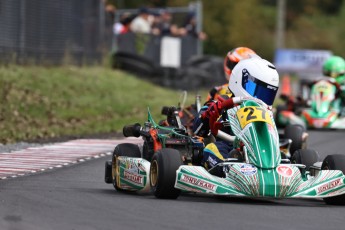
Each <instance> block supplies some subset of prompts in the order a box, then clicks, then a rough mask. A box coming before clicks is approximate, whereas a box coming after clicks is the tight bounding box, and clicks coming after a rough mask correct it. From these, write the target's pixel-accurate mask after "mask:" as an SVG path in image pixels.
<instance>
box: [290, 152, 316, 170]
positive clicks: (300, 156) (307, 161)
mask: <svg viewBox="0 0 345 230" xmlns="http://www.w3.org/2000/svg"><path fill="white" fill-rule="evenodd" d="M318 161H319V155H318V153H317V152H316V151H315V150H313V149H299V150H296V152H295V153H294V154H293V155H292V157H291V163H293V164H303V165H305V166H306V170H309V168H310V166H312V165H313V164H314V163H315V162H318Z"/></svg>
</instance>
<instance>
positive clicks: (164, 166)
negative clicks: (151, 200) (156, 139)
mask: <svg viewBox="0 0 345 230" xmlns="http://www.w3.org/2000/svg"><path fill="white" fill-rule="evenodd" d="M182 163H183V162H182V158H181V155H180V153H179V151H177V150H175V149H170V148H164V149H161V150H159V151H157V152H156V153H155V155H153V158H152V161H151V167H150V185H151V189H152V191H153V194H154V195H155V196H156V197H157V198H160V199H176V198H177V197H178V196H179V195H180V193H181V190H179V189H176V188H175V187H174V185H175V180H176V170H177V169H178V168H179V167H180V166H181V165H182Z"/></svg>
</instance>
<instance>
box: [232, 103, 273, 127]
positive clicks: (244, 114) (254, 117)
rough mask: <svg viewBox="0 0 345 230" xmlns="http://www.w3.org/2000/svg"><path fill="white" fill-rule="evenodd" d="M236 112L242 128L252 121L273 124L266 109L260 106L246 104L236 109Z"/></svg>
mask: <svg viewBox="0 0 345 230" xmlns="http://www.w3.org/2000/svg"><path fill="white" fill-rule="evenodd" d="M236 114H237V118H238V120H239V122H240V125H241V128H242V129H243V128H244V127H245V126H246V125H248V124H249V123H251V122H254V121H263V122H266V123H269V124H271V125H273V123H272V120H271V116H270V115H269V113H268V112H267V110H265V109H264V108H261V107H257V106H246V107H243V108H240V109H239V110H237V113H236Z"/></svg>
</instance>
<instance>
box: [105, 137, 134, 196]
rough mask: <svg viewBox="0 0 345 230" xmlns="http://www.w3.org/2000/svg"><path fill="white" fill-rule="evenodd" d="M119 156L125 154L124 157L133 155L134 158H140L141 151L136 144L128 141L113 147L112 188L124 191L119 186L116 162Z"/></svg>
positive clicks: (118, 170) (118, 172) (118, 169)
mask: <svg viewBox="0 0 345 230" xmlns="http://www.w3.org/2000/svg"><path fill="white" fill-rule="evenodd" d="M120 156H125V157H134V158H140V157H141V153H140V149H139V146H138V145H135V144H130V143H124V144H119V145H117V146H116V147H115V149H114V152H113V156H112V161H111V162H112V167H111V168H112V171H111V176H112V181H113V185H114V188H115V189H116V190H117V191H124V190H123V189H122V188H121V187H120V181H119V178H120V168H119V165H118V163H117V158H118V157H120Z"/></svg>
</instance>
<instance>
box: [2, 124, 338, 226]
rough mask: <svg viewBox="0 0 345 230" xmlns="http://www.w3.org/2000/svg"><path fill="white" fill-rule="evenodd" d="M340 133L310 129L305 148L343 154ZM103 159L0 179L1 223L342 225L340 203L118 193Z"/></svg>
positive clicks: (322, 156)
mask: <svg viewBox="0 0 345 230" xmlns="http://www.w3.org/2000/svg"><path fill="white" fill-rule="evenodd" d="M344 134H345V132H331V131H327V132H310V139H309V148H314V149H316V150H318V151H319V152H320V155H321V158H324V157H325V156H326V155H327V154H331V153H343V154H345V138H344ZM108 158H109V156H104V157H101V158H98V159H90V160H88V161H85V162H81V163H76V164H73V165H70V166H66V167H62V168H57V169H52V170H48V171H44V172H41V173H36V174H33V175H29V176H21V177H17V178H12V179H6V180H0V229H1V230H2V229H9V230H17V229H18V230H20V229H25V230H31V229H32V230H40V229H44V230H45V229H47V230H48V229H54V230H55V229H75V230H76V229H81V230H88V229H121V230H126V229H150V230H156V229H157V230H158V229H237V230H238V229H255V230H261V229H265V230H267V229H274V230H276V229H284V230H290V229H291V230H293V229H303V230H306V229H313V230H315V229H331V230H332V229H336V230H340V229H345V225H344V221H345V218H344V217H345V207H338V206H329V205H326V204H325V203H324V202H323V201H322V200H292V199H289V200H260V199H234V198H231V199H230V198H229V199H219V198H216V197H213V196H201V195H199V196H196V195H193V194H190V195H182V196H180V197H179V198H178V199H177V200H159V199H156V198H155V197H154V196H152V195H150V194H148V195H138V194H125V193H120V192H117V191H115V190H114V189H113V188H112V186H111V185H109V184H105V183H104V182H103V173H104V171H103V170H104V161H105V160H106V159H108Z"/></svg>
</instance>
